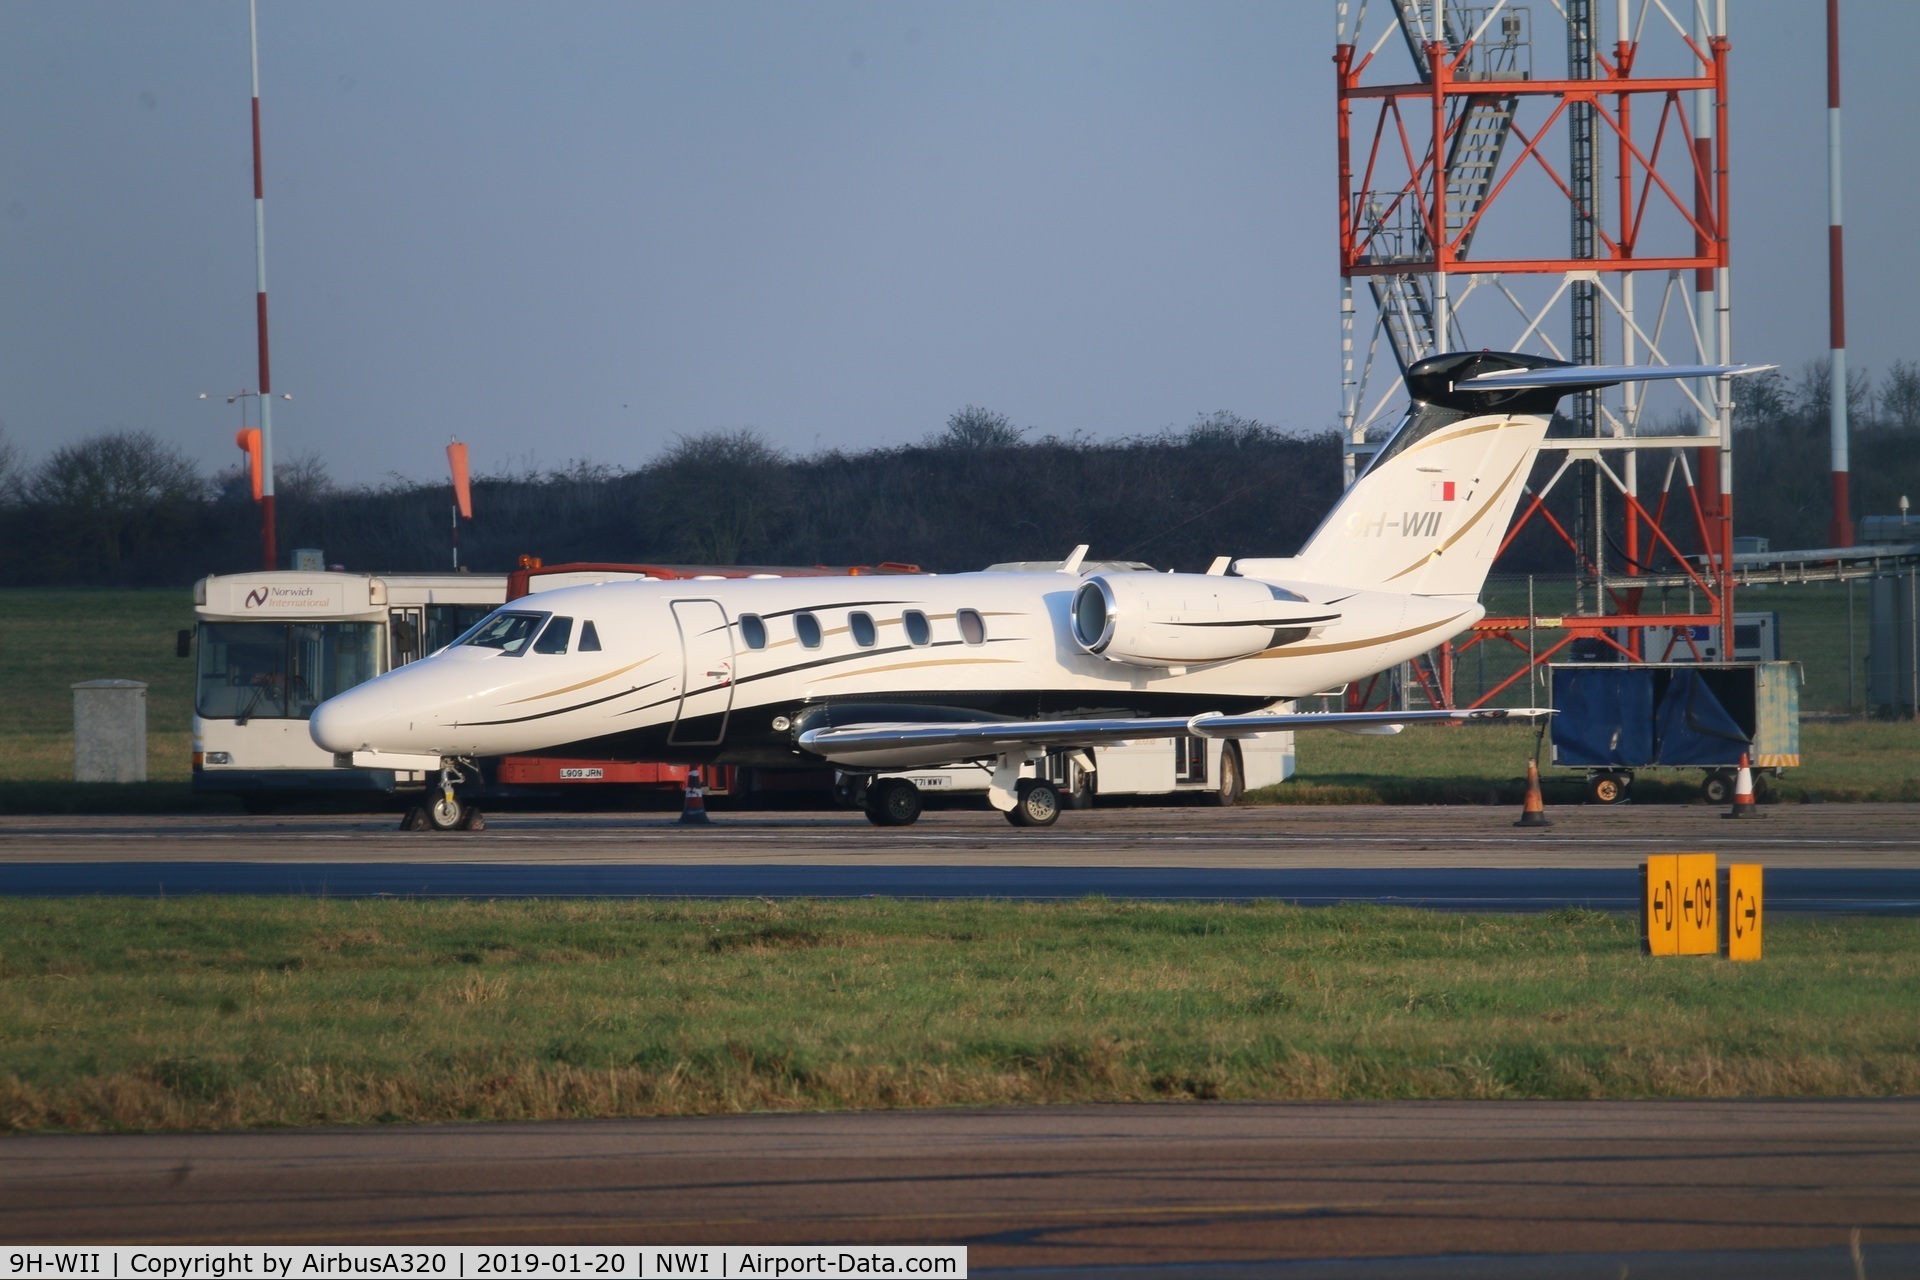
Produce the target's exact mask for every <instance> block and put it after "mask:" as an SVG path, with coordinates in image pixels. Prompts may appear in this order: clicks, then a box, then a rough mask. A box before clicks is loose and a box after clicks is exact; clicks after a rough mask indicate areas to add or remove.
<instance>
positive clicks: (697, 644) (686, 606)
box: [667, 600, 733, 747]
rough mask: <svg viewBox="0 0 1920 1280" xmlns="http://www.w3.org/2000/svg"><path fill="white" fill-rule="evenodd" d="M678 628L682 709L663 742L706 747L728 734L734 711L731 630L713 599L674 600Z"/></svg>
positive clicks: (674, 613)
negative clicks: (728, 716) (730, 712)
mask: <svg viewBox="0 0 1920 1280" xmlns="http://www.w3.org/2000/svg"><path fill="white" fill-rule="evenodd" d="M673 620H674V623H675V624H676V625H677V626H678V627H679V629H680V661H681V669H680V710H679V712H678V715H677V717H676V719H675V720H674V725H673V732H672V733H670V734H668V735H667V741H668V742H670V743H673V744H674V745H675V746H684V747H707V746H712V745H714V744H715V743H717V742H719V741H720V739H721V738H722V737H724V736H725V735H726V732H727V713H728V712H729V711H731V710H732V709H733V628H732V627H731V626H730V625H728V623H727V614H726V611H725V610H724V609H722V608H721V607H720V605H719V602H717V601H714V600H675V601H674V602H673Z"/></svg>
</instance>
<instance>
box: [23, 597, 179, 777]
mask: <svg viewBox="0 0 1920 1280" xmlns="http://www.w3.org/2000/svg"><path fill="white" fill-rule="evenodd" d="M191 626H193V600H192V598H191V596H190V595H189V594H188V593H187V592H185V591H180V590H166V591H78V590H75V591H37V590H36V591H27V590H10V591H5V592H0V690H4V694H0V813H8V812H11V813H89V812H109V811H111V812H158V811H171V810H177V809H181V808H187V807H194V806H196V804H198V803H200V802H196V800H195V799H194V797H193V795H192V793H191V792H190V791H188V789H187V785H186V784H187V782H188V780H189V778H190V777H191V763H192V762H191V758H190V757H191V753H192V751H193V746H192V741H191V734H192V727H193V663H192V661H190V660H188V659H183V658H177V657H175V656H174V633H175V632H176V631H178V630H180V629H182V628H186V627H191ZM102 679H114V680H140V681H144V682H145V683H146V685H147V777H148V778H149V779H150V781H149V782H148V783H147V784H145V785H134V786H126V787H116V786H104V785H81V784H76V783H74V782H73V781H72V778H73V690H72V686H73V685H74V684H76V683H78V682H80V681H82V680H102Z"/></svg>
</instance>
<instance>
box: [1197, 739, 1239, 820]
mask: <svg viewBox="0 0 1920 1280" xmlns="http://www.w3.org/2000/svg"><path fill="white" fill-rule="evenodd" d="M1245 792H1246V783H1245V781H1244V779H1243V778H1242V777H1241V775H1240V744H1239V743H1237V742H1229V743H1226V744H1225V745H1223V746H1222V747H1221V748H1220V784H1219V785H1218V786H1216V787H1215V788H1214V789H1213V790H1211V791H1209V792H1207V793H1206V802H1207V803H1208V804H1210V805H1216V806H1218V807H1219V808H1222V809H1230V808H1232V807H1233V806H1234V805H1236V804H1239V803H1240V797H1241V796H1242V795H1243V794H1245Z"/></svg>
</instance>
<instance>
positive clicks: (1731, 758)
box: [1550, 662, 1800, 804]
mask: <svg viewBox="0 0 1920 1280" xmlns="http://www.w3.org/2000/svg"><path fill="white" fill-rule="evenodd" d="M1550 671H1551V689H1552V693H1553V709H1554V717H1553V763H1554V764H1555V765H1557V766H1559V767H1561V768H1570V769H1584V770H1586V772H1587V794H1588V796H1589V797H1590V798H1592V799H1593V800H1596V801H1599V802H1600V803H1603V804H1617V803H1619V802H1620V801H1622V800H1625V799H1626V798H1627V793H1628V791H1629V790H1630V789H1631V787H1632V786H1633V775H1634V771H1635V770H1637V769H1649V768H1673V767H1680V768H1698V769H1702V770H1704V771H1705V775H1706V776H1705V780H1704V781H1703V782H1702V783H1701V787H1700V791H1701V794H1702V795H1704V796H1705V797H1706V798H1707V799H1708V800H1710V801H1712V802H1714V803H1716V804H1717V803H1721V802H1723V801H1726V800H1728V799H1730V798H1731V797H1732V795H1733V785H1734V774H1735V771H1736V770H1737V769H1738V768H1739V765H1740V757H1741V756H1742V755H1745V756H1747V757H1748V758H1749V763H1750V764H1751V765H1752V766H1753V770H1754V777H1755V786H1756V787H1760V786H1761V785H1762V784H1761V782H1760V780H1761V779H1762V778H1764V777H1766V776H1768V775H1772V774H1778V773H1779V772H1780V771H1781V770H1783V769H1790V768H1793V767H1794V766H1796V765H1798V764H1799V763H1800V670H1799V665H1798V664H1797V663H1792V662H1728V663H1706V662H1662V663H1614V662H1596V663H1585V662H1579V663H1558V664H1555V665H1553V666H1552V667H1551V668H1550Z"/></svg>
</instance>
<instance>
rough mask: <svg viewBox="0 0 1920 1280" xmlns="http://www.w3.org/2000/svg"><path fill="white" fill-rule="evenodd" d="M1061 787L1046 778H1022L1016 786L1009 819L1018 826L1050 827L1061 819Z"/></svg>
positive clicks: (1008, 815) (1008, 813) (1008, 811)
mask: <svg viewBox="0 0 1920 1280" xmlns="http://www.w3.org/2000/svg"><path fill="white" fill-rule="evenodd" d="M1061 807H1062V806H1061V802H1060V789H1059V788H1058V787H1056V786H1054V785H1053V784H1052V783H1051V782H1049V781H1047V780H1046V779H1045V778H1022V779H1020V782H1019V784H1018V785H1017V786H1016V787H1015V788H1014V793H1013V808H1011V809H1009V810H1007V821H1008V822H1011V823H1012V824H1013V825H1014V826H1016V827H1050V826H1052V825H1053V824H1054V823H1055V822H1057V821H1059V819H1060V809H1061Z"/></svg>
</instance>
